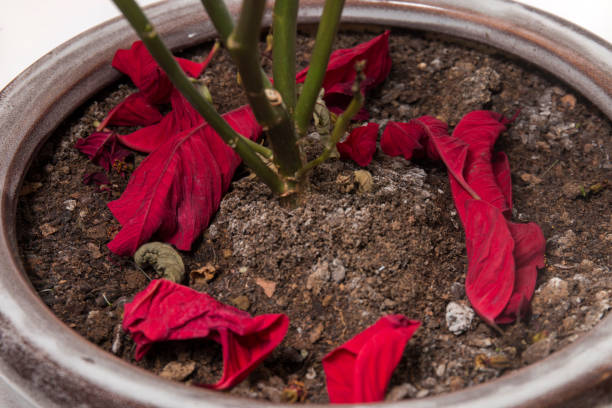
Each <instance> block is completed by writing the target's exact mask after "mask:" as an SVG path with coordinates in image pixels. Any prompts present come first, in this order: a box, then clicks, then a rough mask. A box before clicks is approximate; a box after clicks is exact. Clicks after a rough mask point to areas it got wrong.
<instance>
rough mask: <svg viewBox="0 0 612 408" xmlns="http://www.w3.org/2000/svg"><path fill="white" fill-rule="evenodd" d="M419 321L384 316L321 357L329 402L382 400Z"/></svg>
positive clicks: (395, 316)
mask: <svg viewBox="0 0 612 408" xmlns="http://www.w3.org/2000/svg"><path fill="white" fill-rule="evenodd" d="M420 324H421V323H420V322H418V321H415V320H408V319H407V318H406V317H404V316H402V315H388V316H384V317H382V318H380V319H379V320H378V321H377V322H376V323H375V324H374V325H372V326H370V327H368V328H367V329H365V330H364V331H362V332H361V333H359V334H358V335H356V336H355V337H353V338H352V339H351V340H349V341H347V342H346V343H344V344H343V345H342V346H340V347H337V348H336V349H334V350H333V351H332V352H331V353H329V354H328V355H327V356H325V358H323V369H324V370H325V376H326V381H327V393H328V394H329V401H330V402H332V403H356V402H374V401H382V400H383V399H384V396H385V391H386V389H387V386H388V384H389V380H390V379H391V375H392V373H393V370H395V367H396V366H397V364H398V363H399V361H400V359H401V357H402V353H403V351H404V347H405V346H406V343H407V342H408V340H410V338H411V337H412V335H413V334H414V332H415V331H416V330H417V329H418V328H419V326H420Z"/></svg>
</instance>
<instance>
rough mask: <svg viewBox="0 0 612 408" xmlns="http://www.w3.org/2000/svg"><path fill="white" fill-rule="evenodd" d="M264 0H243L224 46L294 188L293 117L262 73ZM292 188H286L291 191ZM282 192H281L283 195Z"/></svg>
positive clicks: (296, 155)
mask: <svg viewBox="0 0 612 408" xmlns="http://www.w3.org/2000/svg"><path fill="white" fill-rule="evenodd" d="M265 6H266V0H244V1H243V2H242V10H241V12H240V17H239V19H238V23H237V24H236V26H235V27H234V31H233V32H232V34H230V36H229V37H228V39H227V49H228V51H229V52H230V54H231V55H232V58H233V59H234V62H235V63H236V65H237V66H238V71H239V72H240V77H241V79H242V84H243V86H244V88H245V91H246V95H247V98H248V100H249V105H250V106H251V108H252V109H253V113H254V114H255V117H256V118H257V121H258V122H259V123H260V124H261V125H262V127H263V128H264V130H266V131H267V132H268V136H269V141H270V145H271V147H272V151H273V152H274V162H275V164H276V165H277V166H278V170H279V173H280V174H281V176H284V178H285V181H286V182H287V183H288V184H289V185H291V187H290V190H291V188H293V189H294V190H295V191H297V189H298V188H297V183H295V174H296V173H297V171H298V170H299V169H300V168H301V167H302V158H301V154H300V150H299V148H298V145H297V143H296V141H297V139H296V135H295V128H294V125H293V121H292V120H291V117H290V116H289V113H288V112H287V109H286V108H285V105H284V103H283V99H282V96H281V94H280V93H279V92H278V91H277V90H276V89H274V88H272V87H271V86H270V84H269V81H268V80H267V78H265V76H264V75H262V70H261V68H260V67H261V65H260V56H259V41H258V39H259V32H260V28H261V20H262V18H263V13H264V10H265ZM291 193H292V191H287V194H291ZM287 194H285V195H287Z"/></svg>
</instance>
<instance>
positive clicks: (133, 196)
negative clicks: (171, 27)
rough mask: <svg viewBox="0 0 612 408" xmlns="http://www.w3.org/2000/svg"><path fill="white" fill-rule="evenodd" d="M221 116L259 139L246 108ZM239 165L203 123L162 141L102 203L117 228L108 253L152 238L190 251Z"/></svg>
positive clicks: (126, 249)
mask: <svg viewBox="0 0 612 408" xmlns="http://www.w3.org/2000/svg"><path fill="white" fill-rule="evenodd" d="M223 117H224V118H225V120H227V121H228V123H229V124H230V126H231V127H232V128H233V129H234V130H236V131H237V132H238V133H240V134H242V135H243V136H245V137H247V138H249V139H251V140H255V139H257V138H258V137H259V135H260V134H261V127H260V126H259V125H258V124H257V122H256V121H255V117H254V116H253V113H252V112H251V110H250V108H248V107H242V108H239V109H236V110H234V111H232V112H229V113H227V114H225V115H223ZM239 164H240V157H239V156H238V155H237V154H236V153H235V152H234V151H233V150H232V149H231V148H230V147H229V146H228V145H227V144H225V142H223V140H222V139H221V137H220V136H219V135H218V134H217V133H216V132H215V131H214V130H213V129H212V128H211V127H210V126H209V125H207V124H205V123H204V122H202V123H201V124H200V125H197V126H195V127H194V128H191V129H188V130H185V131H183V132H182V133H180V134H178V135H177V136H175V137H174V138H172V139H169V140H167V141H166V142H164V143H163V144H162V145H161V146H159V147H158V148H157V149H156V150H155V151H154V152H153V153H151V154H150V155H149V156H148V157H147V158H146V159H145V160H144V161H143V162H142V163H141V164H140V166H138V168H137V169H136V170H135V171H134V173H133V174H132V176H131V178H130V181H129V183H128V186H127V188H126V189H125V191H124V192H123V194H122V195H121V197H120V198H119V199H118V200H115V201H111V202H110V203H108V207H109V208H110V210H111V212H112V213H113V215H114V216H115V218H117V220H118V221H119V223H121V225H122V229H121V231H119V233H118V234H117V235H116V236H115V238H114V239H113V240H112V241H111V242H110V243H109V244H108V247H109V249H110V250H111V251H112V252H114V253H116V254H118V255H132V254H133V253H134V252H135V251H136V249H138V247H140V245H142V244H143V243H144V242H147V241H148V240H149V239H150V238H151V237H152V236H153V235H156V236H157V238H158V239H160V240H162V241H164V242H168V243H171V244H173V245H174V246H176V247H177V248H178V249H181V250H189V249H191V244H192V243H193V241H194V240H195V239H196V238H197V237H198V236H199V235H200V233H201V232H202V231H203V230H204V228H206V227H207V226H208V223H209V221H210V218H211V217H212V215H213V214H214V212H215V211H216V210H217V208H218V207H219V203H220V201H221V197H222V195H223V193H224V192H225V191H227V189H228V188H229V184H230V182H231V179H232V177H233V174H234V171H235V170H236V167H237V166H238V165H239Z"/></svg>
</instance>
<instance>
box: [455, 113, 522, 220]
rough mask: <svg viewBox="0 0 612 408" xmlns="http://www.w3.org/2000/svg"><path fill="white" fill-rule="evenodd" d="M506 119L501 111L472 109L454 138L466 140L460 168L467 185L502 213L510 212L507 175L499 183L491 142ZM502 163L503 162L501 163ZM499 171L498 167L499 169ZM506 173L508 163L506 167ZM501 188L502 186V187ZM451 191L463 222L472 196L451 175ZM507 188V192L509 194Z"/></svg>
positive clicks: (493, 141) (458, 127)
mask: <svg viewBox="0 0 612 408" xmlns="http://www.w3.org/2000/svg"><path fill="white" fill-rule="evenodd" d="M506 123H508V121H507V120H506V119H505V118H504V117H503V116H502V115H500V114H498V113H495V112H490V111H474V112H470V113H468V114H467V115H465V116H464V117H463V118H462V119H461V121H459V123H458V124H457V126H456V127H455V130H454V131H453V137H455V138H457V139H459V140H461V141H463V142H464V143H466V144H467V145H468V146H469V148H468V154H467V158H466V161H465V168H464V169H463V173H462V174H463V177H464V178H465V180H466V181H467V184H468V185H469V186H470V188H472V189H473V190H474V192H475V193H476V194H477V195H478V197H480V198H481V199H483V200H485V201H486V202H488V203H489V204H491V205H493V206H495V207H497V208H499V210H500V211H501V212H502V213H504V215H506V216H509V215H510V213H511V212H510V208H511V207H510V206H508V200H507V198H506V196H505V194H504V192H505V193H506V194H509V195H510V196H509V198H510V199H511V185H509V184H508V183H509V182H510V180H509V177H508V176H505V178H504V180H505V181H503V182H504V184H505V185H504V186H501V187H500V185H499V184H498V181H497V177H496V175H495V172H494V170H493V145H494V144H495V141H496V140H497V137H498V136H499V134H500V133H501V132H502V131H504V130H505V129H506ZM503 166H505V165H503ZM499 170H500V171H501V168H500V169H499ZM507 171H508V172H509V171H510V169H509V166H508V168H507ZM502 187H503V189H502ZM451 190H452V193H453V198H454V199H455V206H456V207H457V212H458V213H459V217H460V218H461V220H462V222H463V223H464V224H465V208H464V205H465V202H466V200H468V199H470V198H473V195H472V194H470V193H469V192H468V191H466V189H465V188H464V187H463V186H460V185H459V183H458V181H457V179H456V178H451ZM508 190H510V193H508Z"/></svg>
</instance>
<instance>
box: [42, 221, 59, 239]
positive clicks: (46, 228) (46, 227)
mask: <svg viewBox="0 0 612 408" xmlns="http://www.w3.org/2000/svg"><path fill="white" fill-rule="evenodd" d="M40 232H42V235H43V237H48V236H49V235H53V234H55V233H56V232H57V228H55V227H54V226H53V225H51V224H49V223H46V224H43V225H41V226H40Z"/></svg>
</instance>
